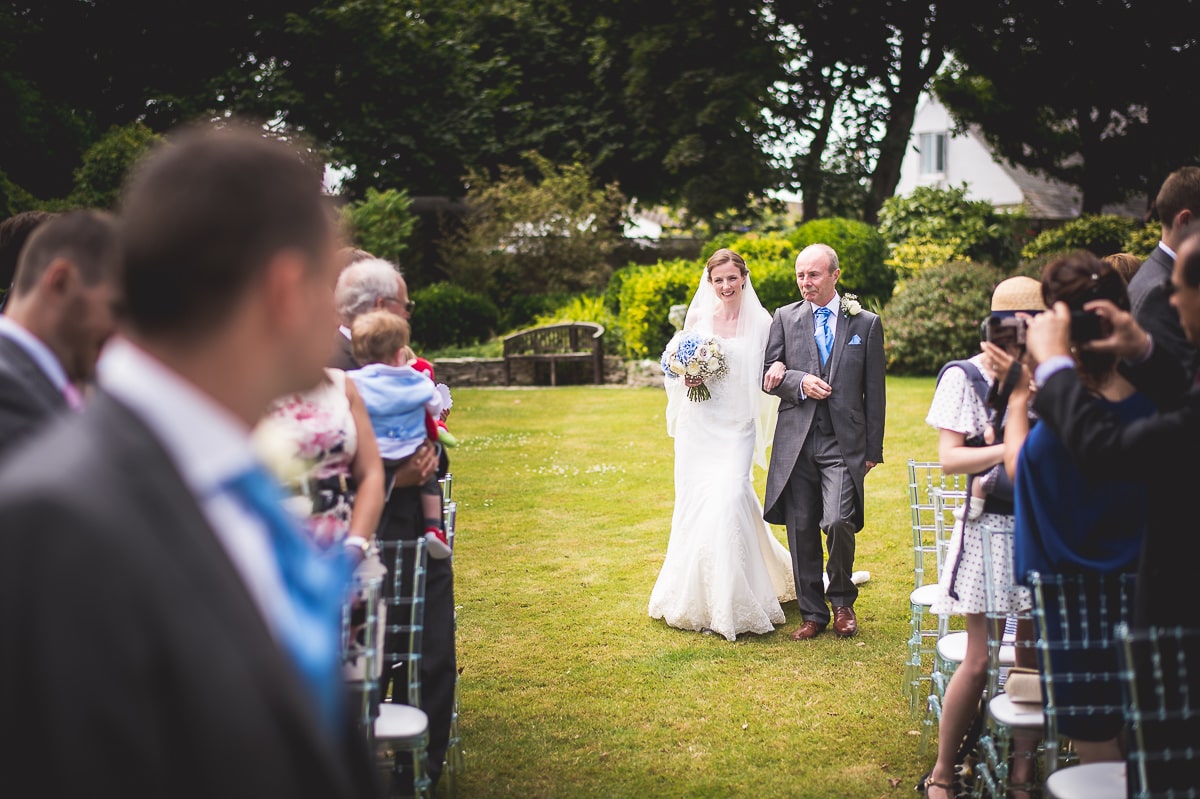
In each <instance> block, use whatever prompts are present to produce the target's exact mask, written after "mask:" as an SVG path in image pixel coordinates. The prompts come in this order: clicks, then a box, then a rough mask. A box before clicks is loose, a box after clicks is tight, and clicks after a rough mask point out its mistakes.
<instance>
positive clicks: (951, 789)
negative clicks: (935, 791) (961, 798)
mask: <svg viewBox="0 0 1200 799" xmlns="http://www.w3.org/2000/svg"><path fill="white" fill-rule="evenodd" d="M930 788H942V789H944V790H946V791H947V792H948V793H949V794H950V795H951V796H957V793H956V792H955V789H954V786H953V785H947V784H946V783H944V782H934V779H933V777H926V778H925V790H924V791H922V793H924V794H925V795H926V796H928V795H929V789H930Z"/></svg>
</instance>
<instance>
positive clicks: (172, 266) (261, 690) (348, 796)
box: [0, 119, 381, 799]
mask: <svg viewBox="0 0 1200 799" xmlns="http://www.w3.org/2000/svg"><path fill="white" fill-rule="evenodd" d="M132 176H133V179H132V182H131V183H130V184H129V185H128V187H127V188H126V190H125V192H124V193H123V195H122V202H121V212H120V220H121V227H122V239H123V242H124V245H125V259H124V275H123V279H122V288H123V300H124V306H123V307H124V313H123V315H122V318H121V322H120V328H119V331H118V333H117V335H116V336H114V338H113V339H112V340H110V341H109V343H108V344H107V345H106V347H105V351H104V353H103V355H102V357H101V359H100V363H99V365H98V371H97V385H98V389H97V392H96V394H95V395H94V396H93V397H92V398H91V399H90V400H89V402H88V403H87V406H86V407H85V408H84V410H83V412H82V413H80V414H70V415H67V416H64V417H62V418H60V419H59V420H57V421H55V422H54V423H53V424H52V425H51V427H50V428H48V429H47V430H46V431H45V432H44V433H41V434H38V435H36V436H34V437H32V438H30V439H28V440H27V441H26V442H25V443H24V444H23V445H22V446H21V448H20V450H19V451H18V452H16V453H14V455H13V457H12V459H11V460H9V461H7V463H6V464H5V465H4V466H3V467H0V518H3V519H4V523H3V525H2V526H0V796H47V797H60V796H64V797H65V796H85V795H86V796H120V797H125V798H126V799H143V798H144V799H150V798H151V797H167V796H169V797H175V798H176V799H209V798H210V797H218V796H219V797H223V798H224V799H235V798H240V799H263V798H264V797H283V796H287V797H307V798H308V799H334V798H335V797H336V798H340V799H358V798H359V797H376V796H379V795H380V794H381V791H380V788H379V785H378V780H377V778H376V777H375V774H374V769H373V765H372V762H371V758H370V756H369V754H368V752H367V747H366V742H365V737H364V736H363V735H362V733H361V732H360V731H359V728H358V726H357V725H356V723H355V719H354V716H353V713H352V710H351V708H350V707H349V702H348V701H347V697H346V686H345V683H344V681H343V680H342V677H341V675H340V668H339V664H340V652H339V649H338V645H337V639H338V623H339V619H338V617H340V608H341V603H342V601H344V597H345V591H344V588H345V583H344V581H342V580H341V579H339V577H338V576H337V575H336V574H335V573H334V569H333V566H332V565H331V562H330V561H328V560H325V559H322V558H321V557H320V556H319V555H317V553H316V552H315V550H313V549H312V547H311V545H309V543H308V541H307V540H306V539H305V538H304V533H303V532H302V531H301V530H299V529H297V527H296V525H294V524H293V525H291V526H289V525H288V524H287V521H286V515H285V512H283V511H282V510H281V507H280V501H279V498H278V496H277V495H276V496H275V497H273V498H272V499H270V500H269V501H268V500H263V501H261V502H259V503H257V504H256V503H255V502H254V501H253V500H254V499H255V498H258V499H262V497H261V495H259V496H258V497H255V496H254V495H253V492H252V490H251V489H252V488H253V487H255V486H254V485H251V482H255V485H257V486H263V485H265V487H266V488H267V489H268V492H269V491H270V490H271V489H272V488H274V489H275V490H276V491H277V490H278V486H272V484H271V481H270V478H269V476H267V475H266V474H265V473H264V471H263V468H262V464H261V462H260V461H259V460H258V458H257V457H256V454H255V451H254V449H253V447H252V444H251V430H252V429H253V427H254V425H255V423H256V422H257V421H258V419H259V418H260V417H261V416H262V414H263V413H264V411H265V410H266V408H267V406H268V405H269V403H270V402H271V401H272V400H273V399H274V398H276V397H279V396H281V395H284V394H288V393H291V392H294V391H301V390H305V389H307V388H308V387H310V386H312V385H314V384H316V383H317V381H318V380H319V379H320V378H321V376H322V374H323V367H324V364H325V362H326V361H327V360H328V359H329V357H330V355H331V354H332V342H331V341H330V338H329V331H330V330H331V329H332V328H333V327H334V326H335V324H336V315H335V312H334V306H333V293H332V286H333V284H334V280H335V278H336V275H337V265H336V261H335V259H334V252H335V247H336V240H335V235H334V231H333V230H332V229H331V223H330V215H329V213H328V208H327V206H326V201H325V200H324V198H323V197H322V194H321V175H320V172H319V171H318V170H314V169H313V168H312V167H311V165H309V164H307V163H306V160H305V159H304V158H303V157H301V156H300V155H299V154H298V153H296V152H294V151H293V150H292V149H291V148H289V147H287V146H285V145H284V144H281V143H280V142H277V141H273V140H269V139H266V138H264V134H263V131H262V128H261V126H258V125H250V124H247V125H244V126H243V125H240V124H238V123H237V121H236V120H228V119H227V120H223V126H222V128H221V129H219V130H213V129H207V128H204V129H195V130H184V131H175V132H173V133H172V134H170V135H169V136H168V137H167V141H166V142H165V143H164V144H163V145H160V146H159V147H158V148H157V149H156V150H155V151H154V152H153V153H152V154H151V155H150V156H149V157H148V158H147V159H146V160H145V161H144V162H143V163H141V164H139V165H138V166H137V167H136V168H135V169H134V170H133V172H132ZM347 576H348V575H347Z"/></svg>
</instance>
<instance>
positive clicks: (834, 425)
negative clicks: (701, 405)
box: [763, 244, 885, 641]
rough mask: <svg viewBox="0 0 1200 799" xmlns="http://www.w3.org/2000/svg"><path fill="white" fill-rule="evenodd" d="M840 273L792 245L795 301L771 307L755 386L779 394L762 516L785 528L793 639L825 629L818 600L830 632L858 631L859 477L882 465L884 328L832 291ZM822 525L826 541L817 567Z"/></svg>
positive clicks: (825, 251) (818, 253)
mask: <svg viewBox="0 0 1200 799" xmlns="http://www.w3.org/2000/svg"><path fill="white" fill-rule="evenodd" d="M840 275H841V270H840V269H839V268H838V258H837V253H836V252H834V250H833V248H832V247H829V246H827V245H825V244H812V245H810V246H808V247H805V248H804V249H803V250H801V252H800V254H799V255H798V256H796V284H797V286H799V288H800V293H801V294H802V295H803V297H804V299H803V300H801V301H800V302H797V303H793V304H791V305H785V306H784V307H782V308H780V309H778V310H777V311H776V312H775V315H774V318H773V319H772V320H771V333H770V336H769V338H768V339H767V349H766V354H765V359H764V360H765V363H764V369H765V373H764V376H763V389H764V390H765V391H767V392H768V393H771V394H774V395H776V396H778V397H779V420H778V423H777V424H776V427H775V439H774V443H773V444H772V447H771V463H770V466H769V468H768V471H767V491H766V499H765V500H764V502H763V507H764V508H765V510H764V512H763V518H764V519H766V521H768V522H770V523H771V524H783V525H786V526H787V532H788V548H789V549H790V550H791V553H792V571H793V573H794V575H795V579H796V596H797V603H798V604H799V606H800V613H801V615H802V617H803V623H802V624H801V625H800V627H799V628H797V629H796V631H795V632H793V633H792V638H793V639H794V640H797V641H803V640H807V639H810V638H813V637H814V636H816V635H818V634H819V633H821V632H822V631H823V630H824V629H825V627H826V626H828V624H829V619H830V613H829V607H828V605H826V599H828V601H829V603H830V604H832V606H833V627H834V632H836V633H837V634H838V635H839V636H842V637H848V636H851V635H854V634H855V633H857V632H858V619H857V617H856V615H855V613H854V601H855V600H856V599H857V598H858V587H857V586H856V585H854V583H853V582H852V581H851V573H852V572H853V570H854V549H855V546H854V544H855V540H854V538H855V534H856V533H858V531H859V530H861V529H862V527H863V518H864V514H863V482H864V480H865V478H866V475H867V472H869V471H870V470H871V469H872V468H873V467H874V466H875V465H876V464H877V463H882V462H883V424H884V405H885V395H884V392H885V388H884V355H883V325H882V323H881V322H880V320H879V317H878V316H876V315H875V314H873V313H871V312H870V311H866V310H864V309H862V307H861V306H859V305H858V303H857V302H855V301H844V300H843V299H842V298H841V297H839V296H838V294H837V280H838V277H839V276H840ZM822 350H825V352H827V355H825V357H823V352H822ZM822 530H824V531H825V535H826V537H827V538H828V546H829V562H828V564H827V565H825V568H824V569H823V568H822V565H823V563H824V556H823V551H822V542H821V531H822ZM823 571H827V572H828V574H829V587H828V588H827V589H826V588H824V587H823V580H822V572H823Z"/></svg>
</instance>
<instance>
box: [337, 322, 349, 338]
mask: <svg viewBox="0 0 1200 799" xmlns="http://www.w3.org/2000/svg"><path fill="white" fill-rule="evenodd" d="M338 330H340V331H341V332H342V335H343V336H345V337H346V340H347V341H349V340H350V328H348V327H346V326H345V325H338Z"/></svg>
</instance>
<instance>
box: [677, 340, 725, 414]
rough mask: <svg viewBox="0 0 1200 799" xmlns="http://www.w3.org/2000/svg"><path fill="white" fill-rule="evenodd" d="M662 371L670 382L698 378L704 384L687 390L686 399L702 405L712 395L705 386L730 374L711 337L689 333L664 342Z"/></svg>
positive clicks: (721, 351)
mask: <svg viewBox="0 0 1200 799" xmlns="http://www.w3.org/2000/svg"><path fill="white" fill-rule="evenodd" d="M661 364H662V369H663V372H664V373H665V374H666V375H667V377H669V378H673V379H678V378H680V377H699V378H700V379H702V380H703V381H704V382H703V383H701V384H700V385H698V386H688V392H687V395H688V399H690V400H691V401H692V402H703V401H704V400H706V399H708V398H710V397H711V396H712V393H711V392H710V391H709V390H708V386H707V385H705V384H706V383H712V382H716V381H717V380H720V379H721V378H722V377H724V376H725V375H726V374H728V373H729V364H727V363H726V362H725V352H724V351H723V350H722V349H721V343H720V342H719V341H718V340H717V339H716V337H714V336H702V335H700V334H699V333H696V332H694V331H691V330H681V331H679V332H678V333H676V334H675V335H674V336H672V337H671V340H670V341H669V342H667V348H666V349H665V350H663V354H662V360H661Z"/></svg>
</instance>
